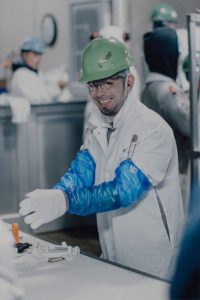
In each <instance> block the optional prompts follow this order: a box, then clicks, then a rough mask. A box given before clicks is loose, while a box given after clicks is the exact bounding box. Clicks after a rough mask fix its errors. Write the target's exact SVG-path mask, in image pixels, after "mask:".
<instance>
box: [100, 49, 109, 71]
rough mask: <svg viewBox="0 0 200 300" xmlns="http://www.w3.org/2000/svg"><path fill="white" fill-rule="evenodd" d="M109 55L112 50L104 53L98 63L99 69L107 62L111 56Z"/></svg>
mask: <svg viewBox="0 0 200 300" xmlns="http://www.w3.org/2000/svg"><path fill="white" fill-rule="evenodd" d="M111 56H112V52H111V51H109V52H108V53H107V54H106V55H105V57H104V59H101V60H100V61H99V63H98V65H99V67H100V68H101V69H102V67H103V65H104V64H105V63H106V62H107V60H109V58H111Z"/></svg>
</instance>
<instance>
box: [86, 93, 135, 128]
mask: <svg viewBox="0 0 200 300" xmlns="http://www.w3.org/2000/svg"><path fill="white" fill-rule="evenodd" d="M132 94H133V93H132V91H131V92H130V93H129V95H128V97H127V99H126V101H125V102H124V104H123V106H122V108H121V109H120V111H119V112H118V113H117V115H116V116H114V117H110V116H105V115H103V114H102V113H101V112H100V110H96V112H95V113H94V114H93V115H92V116H91V117H90V118H89V120H88V123H89V124H90V125H92V127H96V128H106V129H107V128H111V123H112V124H113V125H112V127H114V128H117V127H118V126H119V125H120V123H121V122H123V118H124V117H125V116H126V114H127V113H128V112H129V111H130V110H134V109H136V102H137V101H138V100H136V99H134V97H133V96H132Z"/></svg>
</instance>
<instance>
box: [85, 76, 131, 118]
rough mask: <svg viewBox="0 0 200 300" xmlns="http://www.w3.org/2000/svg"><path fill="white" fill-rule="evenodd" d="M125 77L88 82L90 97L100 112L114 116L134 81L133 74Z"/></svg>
mask: <svg viewBox="0 0 200 300" xmlns="http://www.w3.org/2000/svg"><path fill="white" fill-rule="evenodd" d="M127 76H128V77H127V78H118V79H112V77H111V78H107V79H105V80H97V81H92V82H89V83H88V89H89V93H90V97H91V98H92V100H93V101H94V102H95V104H96V105H97V107H98V108H99V110H100V111H101V113H102V114H104V115H107V116H115V115H116V114H117V113H118V112H119V111H120V109H121V107H122V105H123V103H124V101H125V99H126V98H127V95H128V92H129V91H130V90H131V89H132V87H133V83H134V77H133V75H131V74H129V75H127Z"/></svg>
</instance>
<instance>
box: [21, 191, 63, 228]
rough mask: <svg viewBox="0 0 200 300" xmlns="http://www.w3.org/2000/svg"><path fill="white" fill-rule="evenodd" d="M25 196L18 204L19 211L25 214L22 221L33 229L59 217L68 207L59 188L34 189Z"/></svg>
mask: <svg viewBox="0 0 200 300" xmlns="http://www.w3.org/2000/svg"><path fill="white" fill-rule="evenodd" d="M26 197H27V198H26V199H25V200H23V201H21V202H20V204H19V206H20V210H19V213H20V215H22V216H26V217H25V219H24V221H25V222H26V223H27V224H30V225H31V227H32V228H33V229H36V228H38V227H39V226H41V225H42V224H45V223H48V222H51V221H53V220H55V219H57V218H59V217H61V216H62V215H64V213H65V212H66V211H67V210H68V208H69V207H68V206H69V205H68V201H67V198H66V197H65V194H64V192H63V191H61V190H53V189H49V190H40V189H36V190H34V191H32V192H30V193H28V194H26Z"/></svg>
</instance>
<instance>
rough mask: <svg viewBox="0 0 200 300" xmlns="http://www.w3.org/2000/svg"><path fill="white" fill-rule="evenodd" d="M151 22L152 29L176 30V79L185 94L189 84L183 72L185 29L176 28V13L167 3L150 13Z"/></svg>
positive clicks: (186, 46) (186, 44) (185, 48)
mask: <svg viewBox="0 0 200 300" xmlns="http://www.w3.org/2000/svg"><path fill="white" fill-rule="evenodd" d="M151 22H152V27H153V29H155V28H160V27H168V28H172V29H174V30H176V32H177V35H178V41H179V52H180V56H179V64H178V75H177V78H176V82H177V84H178V85H179V86H180V87H181V88H182V89H183V90H184V91H185V92H186V93H188V91H189V84H188V81H187V80H186V78H185V73H184V72H183V66H182V65H183V61H184V59H185V57H186V55H187V54H188V36H187V30H186V29H185V28H177V23H178V13H177V11H176V10H175V9H174V8H173V6H171V5H170V4H168V3H159V4H157V5H156V6H155V7H154V8H153V10H152V13H151Z"/></svg>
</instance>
